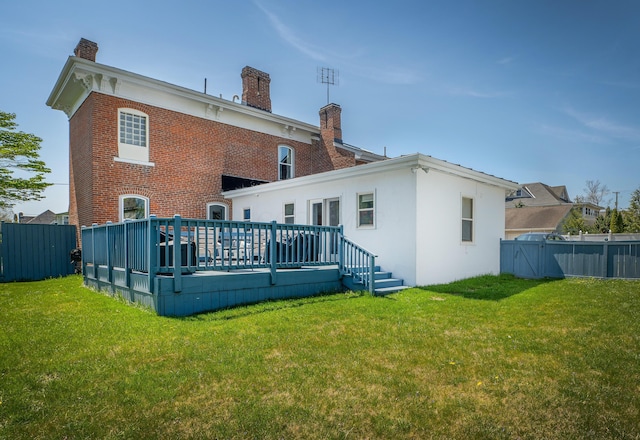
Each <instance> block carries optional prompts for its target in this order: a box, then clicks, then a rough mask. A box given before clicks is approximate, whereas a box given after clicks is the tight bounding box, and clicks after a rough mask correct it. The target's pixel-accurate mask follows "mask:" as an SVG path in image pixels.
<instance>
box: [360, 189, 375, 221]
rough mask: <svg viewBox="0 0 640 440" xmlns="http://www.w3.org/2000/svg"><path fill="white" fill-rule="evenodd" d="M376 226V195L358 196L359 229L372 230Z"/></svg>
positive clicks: (364, 194) (365, 194)
mask: <svg viewBox="0 0 640 440" xmlns="http://www.w3.org/2000/svg"><path fill="white" fill-rule="evenodd" d="M374 225H375V197H374V193H372V192H371V193H363V194H358V227H359V228H371V227H373V226H374Z"/></svg>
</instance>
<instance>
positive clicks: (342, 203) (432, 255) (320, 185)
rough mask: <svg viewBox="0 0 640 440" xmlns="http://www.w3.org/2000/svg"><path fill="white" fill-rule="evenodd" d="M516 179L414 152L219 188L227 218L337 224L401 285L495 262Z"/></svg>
mask: <svg viewBox="0 0 640 440" xmlns="http://www.w3.org/2000/svg"><path fill="white" fill-rule="evenodd" d="M517 188H518V184H517V183H515V182H511V181H507V180H504V179H500V178H497V177H494V176H491V175H488V174H484V173H481V172H478V171H474V170H472V169H469V168H464V167H462V166H459V165H454V164H451V163H448V162H445V161H442V160H438V159H435V158H433V157H430V156H425V155H422V154H413V155H410V156H402V157H398V158H394V159H388V160H386V161H382V162H377V163H371V164H367V165H362V166H359V167H355V168H348V169H341V170H336V171H329V172H326V173H320V174H315V175H311V176H305V177H299V178H295V179H291V180H288V181H281V182H274V183H268V184H264V185H259V186H255V187H251V188H243V189H237V190H234V191H228V192H225V193H224V196H225V197H226V198H228V199H230V200H232V201H233V216H234V218H243V217H248V218H250V219H251V221H257V222H261V221H273V220H275V221H277V222H280V223H302V224H312V225H318V224H320V225H343V227H344V234H345V236H346V237H347V238H349V239H350V240H352V241H354V242H356V243H358V244H359V245H361V246H363V247H364V248H365V249H367V250H369V251H370V252H373V253H374V254H376V255H377V256H378V257H377V259H376V261H377V263H378V264H379V265H380V266H381V267H383V269H384V270H385V271H389V272H393V276H394V277H398V278H402V279H404V281H405V284H407V285H427V284H432V283H445V282H449V281H452V280H456V279H462V278H467V277H471V276H475V275H480V274H486V273H493V274H497V273H499V270H500V264H499V263H500V239H501V238H503V237H504V219H505V214H504V211H505V206H504V198H505V194H507V193H509V192H511V191H515V190H516V189H517Z"/></svg>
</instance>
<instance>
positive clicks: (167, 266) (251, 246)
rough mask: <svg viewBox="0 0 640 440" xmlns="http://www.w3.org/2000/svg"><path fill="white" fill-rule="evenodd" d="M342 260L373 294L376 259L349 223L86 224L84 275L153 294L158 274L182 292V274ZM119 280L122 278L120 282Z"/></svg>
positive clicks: (176, 219)
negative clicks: (346, 231)
mask: <svg viewBox="0 0 640 440" xmlns="http://www.w3.org/2000/svg"><path fill="white" fill-rule="evenodd" d="M327 265H337V266H339V269H340V271H341V273H342V274H343V275H347V276H353V277H354V279H356V280H357V281H359V282H361V283H363V285H364V288H366V289H368V290H370V291H372V292H373V290H374V283H375V281H374V277H373V269H374V266H375V256H374V255H373V254H372V253H370V252H368V251H366V250H365V249H362V248H361V247H359V246H357V245H356V244H354V243H352V242H350V241H349V240H347V239H346V238H345V237H344V236H343V233H342V227H333V226H310V225H291V224H278V223H276V222H271V223H258V222H237V221H221V220H196V219H183V218H181V217H180V216H179V215H176V216H174V217H173V218H157V217H155V216H150V217H149V218H148V219H142V220H133V221H126V222H123V223H107V224H105V225H93V226H91V227H83V228H82V266H83V274H84V275H85V276H89V277H91V278H95V279H97V278H99V277H100V276H101V274H106V277H107V281H108V282H110V283H117V284H118V285H124V286H125V287H131V283H132V282H131V275H132V274H136V280H137V281H136V282H137V283H140V282H141V280H140V277H139V276H138V275H139V274H144V275H145V276H146V278H147V279H146V280H145V281H144V284H145V285H146V286H143V288H145V289H146V290H148V291H152V286H153V279H154V278H155V277H156V276H157V275H162V276H166V275H169V276H172V277H173V278H174V288H175V291H176V292H180V291H181V289H182V287H181V286H182V277H183V275H188V274H193V273H196V272H205V271H227V272H228V271H233V270H247V269H249V270H253V269H268V270H269V271H270V273H271V279H272V283H274V284H275V282H276V281H275V280H276V277H277V271H278V270H279V269H294V268H300V267H302V266H305V267H307V266H327ZM114 278H117V280H115V281H114Z"/></svg>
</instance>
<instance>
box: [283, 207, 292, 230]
mask: <svg viewBox="0 0 640 440" xmlns="http://www.w3.org/2000/svg"><path fill="white" fill-rule="evenodd" d="M283 217H284V222H285V223H286V224H288V225H292V224H294V223H295V205H294V204H293V203H285V204H284V215H283Z"/></svg>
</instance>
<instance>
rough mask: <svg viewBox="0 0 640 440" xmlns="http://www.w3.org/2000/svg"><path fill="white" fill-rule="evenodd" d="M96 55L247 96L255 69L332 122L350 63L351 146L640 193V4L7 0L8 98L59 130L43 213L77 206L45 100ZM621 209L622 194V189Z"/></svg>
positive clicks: (306, 113)
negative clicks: (246, 74) (88, 47)
mask: <svg viewBox="0 0 640 440" xmlns="http://www.w3.org/2000/svg"><path fill="white" fill-rule="evenodd" d="M82 37H83V38H87V39H89V40H92V41H95V42H96V43H98V46H99V52H98V55H97V61H98V62H99V63H103V64H106V65H110V66H114V67H118V68H121V69H124V70H128V71H131V72H135V73H138V74H142V75H147V76H150V77H153V78H156V79H160V80H163V81H166V82H169V83H173V84H177V85H180V86H183V87H187V88H191V89H194V90H198V91H202V90H203V87H204V78H207V92H208V93H209V94H212V95H215V96H219V95H220V94H222V96H223V98H226V99H231V98H232V97H233V95H236V94H237V95H240V94H241V92H242V90H241V79H240V71H241V69H242V68H243V67H244V66H246V65H250V66H252V67H255V68H257V69H260V70H263V71H265V72H267V73H269V74H270V75H271V99H272V107H273V112H274V113H276V114H280V115H283V116H287V117H292V118H295V119H299V120H302V121H304V122H308V123H312V124H315V125H317V124H318V123H319V117H318V111H319V109H320V108H321V107H322V106H323V105H325V104H326V103H327V102H326V101H327V96H326V93H327V92H326V86H324V85H322V84H319V83H318V82H317V68H318V67H329V68H333V69H336V70H337V71H338V72H339V79H338V81H339V84H338V85H336V86H334V87H332V88H331V90H330V98H331V101H332V102H335V103H337V104H340V105H341V107H342V130H343V138H344V141H345V142H347V143H349V144H352V145H356V146H358V147H361V148H365V149H368V150H371V151H374V152H376V153H382V152H383V151H384V148H385V147H386V151H387V154H388V155H389V156H393V157H395V156H399V155H402V154H411V153H415V152H420V153H424V154H428V155H431V156H434V157H437V158H439V159H443V160H447V161H449V162H453V163H457V164H461V165H463V166H466V167H470V168H473V169H476V170H479V171H483V172H486V173H489V174H493V175H496V176H499V177H503V178H506V179H509V180H513V181H516V182H520V183H527V182H538V181H539V182H544V183H546V184H549V185H554V186H555V185H566V186H567V188H568V190H569V194H570V196H571V197H575V196H576V195H578V194H581V193H583V189H584V187H585V182H586V180H599V181H600V182H601V183H603V184H605V185H607V186H608V188H609V189H610V190H611V191H619V192H620V194H619V205H620V207H623V208H624V207H626V206H627V204H628V200H629V196H630V194H631V192H632V191H633V190H634V189H636V188H638V187H640V172H639V170H640V2H637V1H635V0H629V1H625V0H607V1H589V0H582V1H578V0H573V1H563V0H554V1H546V0H535V1H534V0H531V1H525V0H486V1H481V0H465V1H455V0H447V1H430V0H418V1H405V0H397V1H394V2H372V1H370V0H368V1H360V0H352V1H344V0H341V1H335V0H324V1H322V2H319V1H313V0H279V1H275V0H272V1H269V0H255V1H252V0H246V1H243V0H236V1H219V0H209V1H206V2H204V1H203V2H199V1H191V0H183V1H181V2H175V1H172V2H165V1H161V0H158V1H153V2H143V1H132V0H130V1H121V0H113V1H110V2H70V1H66V0H64V1H62V0H58V1H55V2H51V1H31V0H21V1H19V2H18V1H15V2H5V3H4V4H3V6H2V14H0V55H1V59H2V67H1V68H0V109H1V110H3V111H8V112H12V113H16V114H17V122H18V124H19V128H20V129H21V130H23V131H27V132H30V133H34V134H36V135H38V136H40V137H41V138H43V143H42V151H41V156H42V158H43V159H44V160H45V162H46V163H47V165H49V166H50V168H52V170H53V172H52V173H51V175H50V176H49V178H48V180H49V181H50V182H54V183H56V185H54V186H53V187H51V188H50V189H48V190H47V192H46V196H47V197H46V199H45V200H43V201H40V202H31V203H25V204H20V205H17V206H16V207H15V208H14V211H15V212H19V211H23V212H24V213H25V214H37V213H39V212H41V211H43V210H46V209H51V210H52V211H55V212H62V211H66V210H67V207H68V185H67V184H68V163H67V161H68V122H67V118H66V115H65V114H64V113H63V112H61V111H57V110H52V109H50V108H48V107H47V106H46V105H45V101H46V100H47V98H48V96H49V93H50V92H51V90H52V88H53V86H54V84H55V81H56V80H57V78H58V75H59V73H60V71H61V70H62V66H63V65H64V63H65V61H66V59H67V57H68V56H69V55H72V53H73V49H74V48H75V46H76V44H77V42H78V41H79V40H80V38H82ZM610 199H611V203H612V204H613V202H614V195H613V194H611V196H610Z"/></svg>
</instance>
